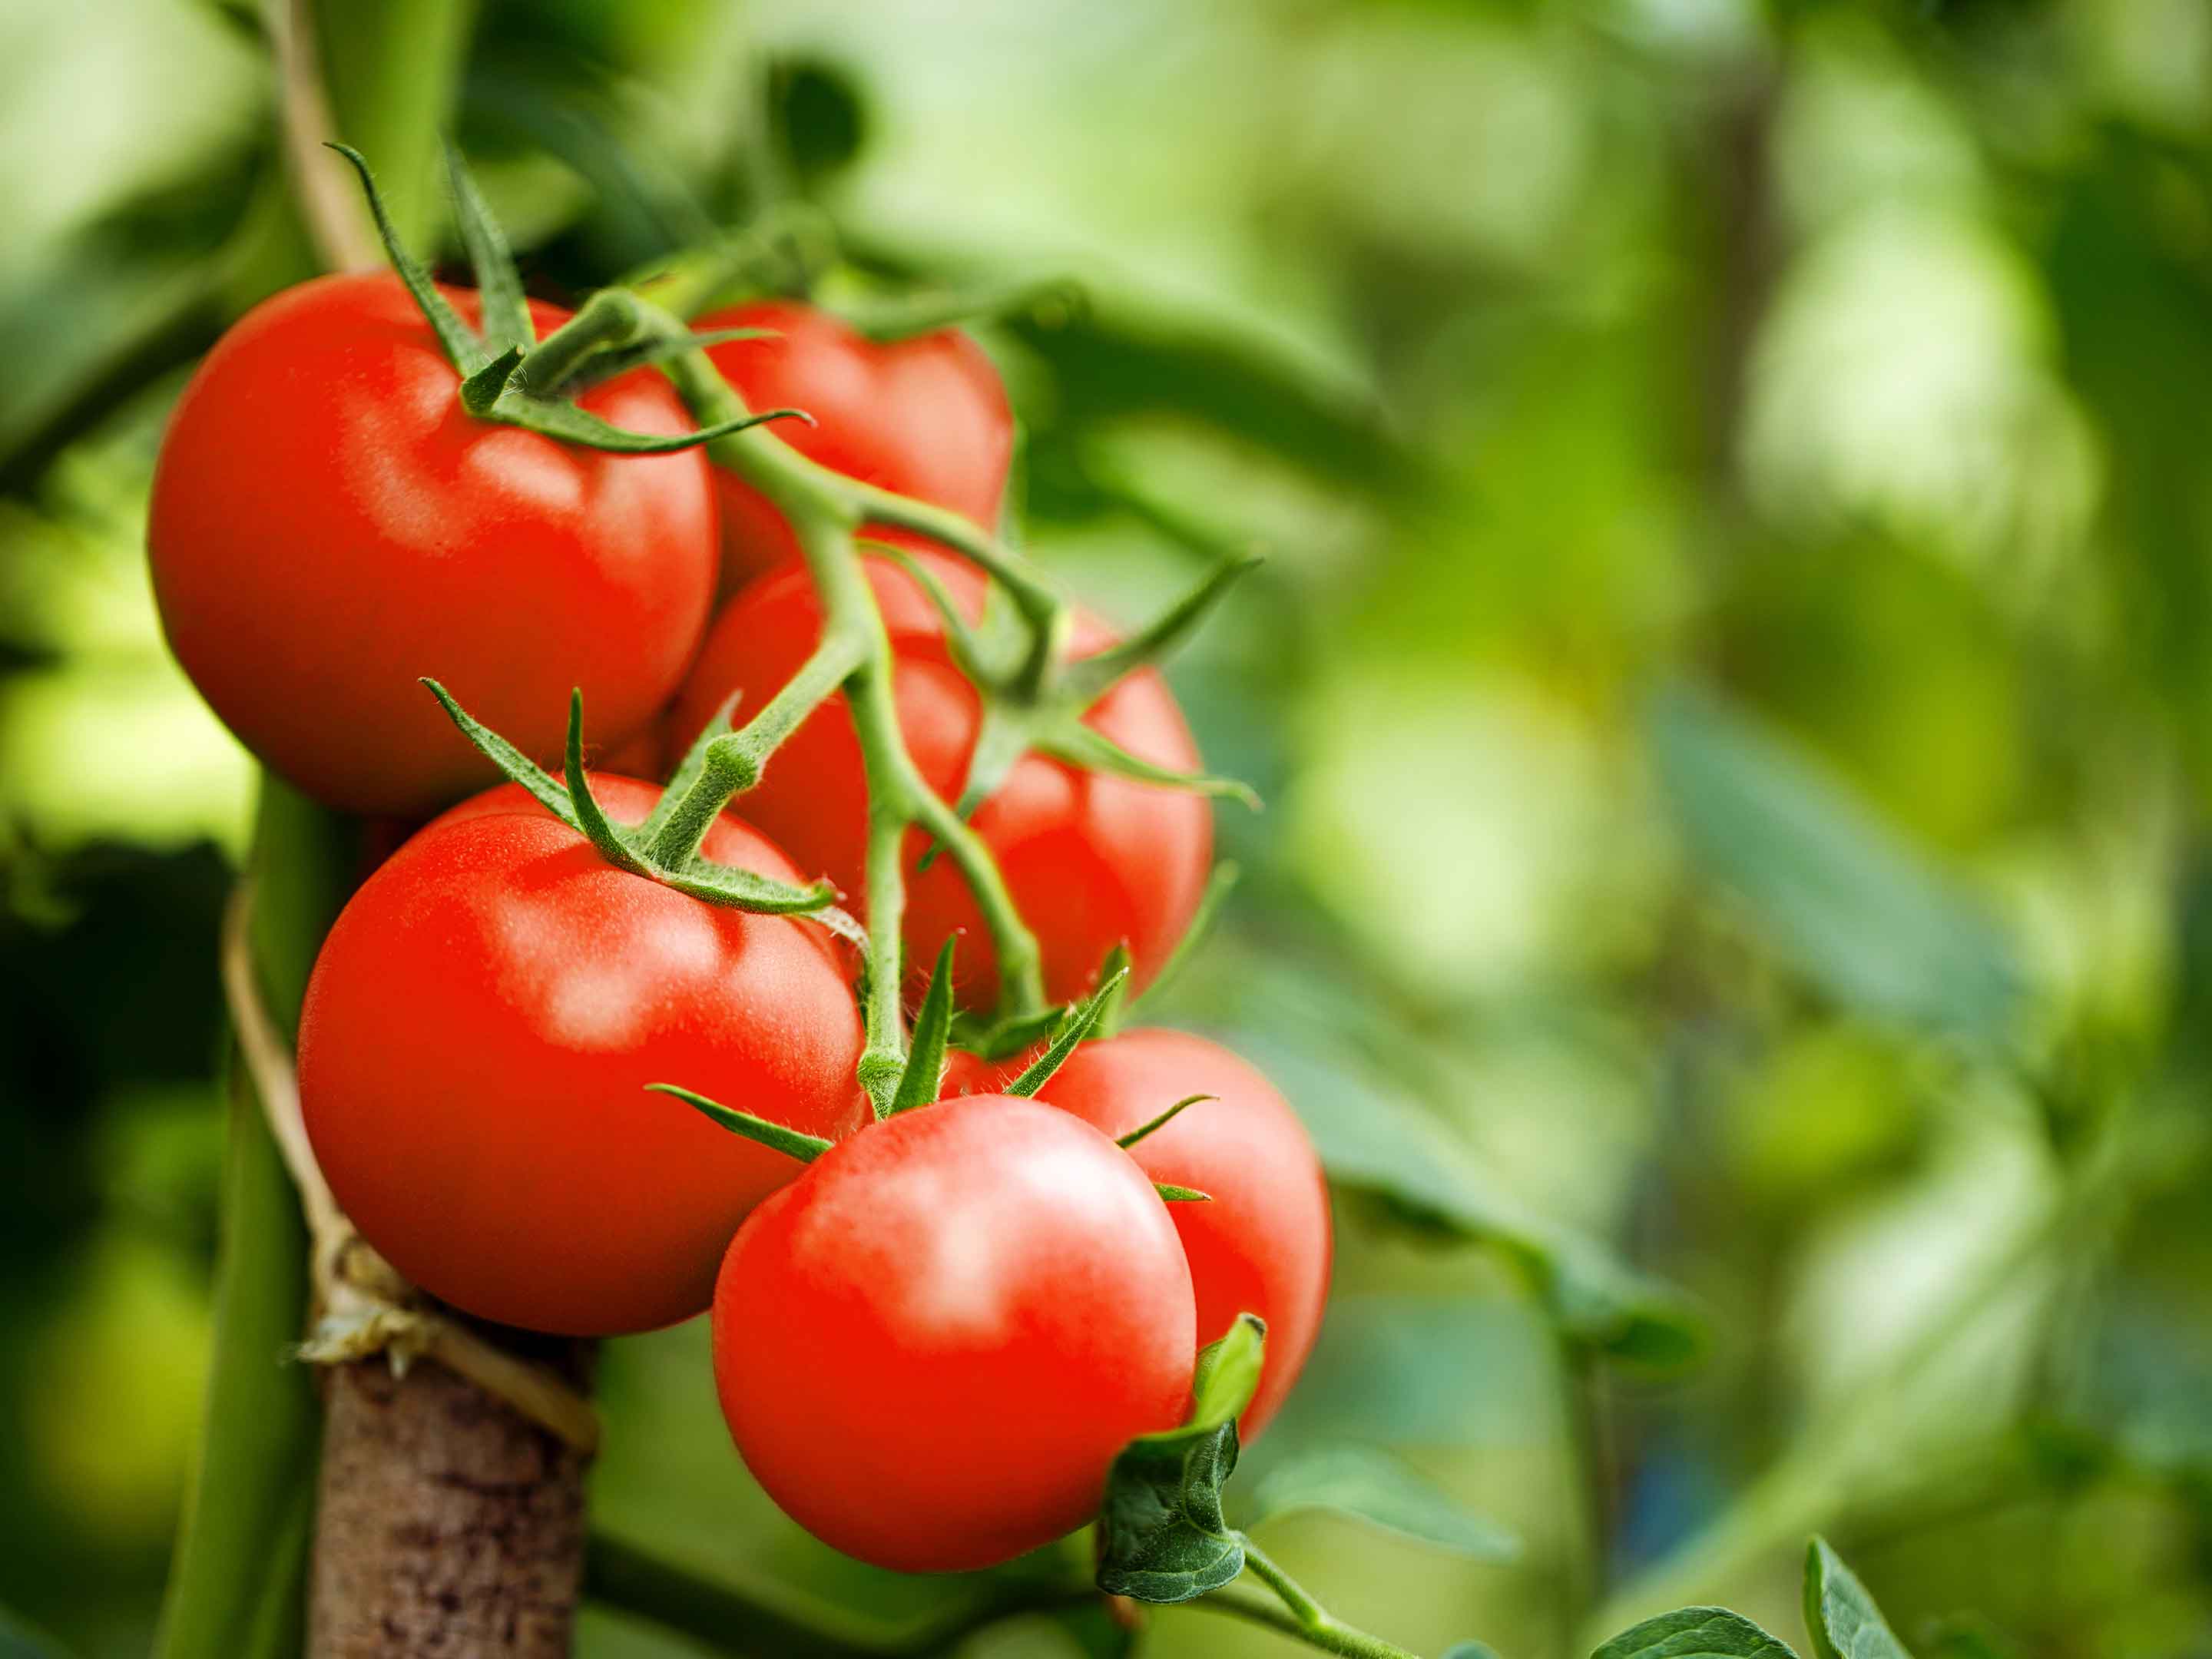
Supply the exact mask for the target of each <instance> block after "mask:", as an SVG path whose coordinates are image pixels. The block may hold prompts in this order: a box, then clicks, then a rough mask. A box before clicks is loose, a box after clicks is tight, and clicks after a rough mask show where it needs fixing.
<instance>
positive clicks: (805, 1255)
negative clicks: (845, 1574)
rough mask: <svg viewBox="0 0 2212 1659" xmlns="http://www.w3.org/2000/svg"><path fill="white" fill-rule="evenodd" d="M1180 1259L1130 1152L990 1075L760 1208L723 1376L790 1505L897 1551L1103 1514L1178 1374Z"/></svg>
mask: <svg viewBox="0 0 2212 1659" xmlns="http://www.w3.org/2000/svg"><path fill="white" fill-rule="evenodd" d="M1196 1340H1197V1323H1196V1315H1195V1311H1194V1305H1193V1302H1192V1296H1191V1285H1190V1271H1189V1269H1188V1267H1186V1266H1185V1265H1184V1261H1183V1253H1182V1245H1181V1243H1179V1242H1178V1240H1177V1238H1176V1230H1175V1226H1174V1224H1173V1223H1172V1222H1171V1221H1170V1219H1169V1217H1168V1212H1167V1208H1166V1206H1164V1205H1163V1204H1162V1203H1161V1201H1160V1199H1159V1197H1158V1195H1157V1194H1155V1193H1154V1192H1153V1190H1152V1186H1151V1184H1150V1183H1149V1182H1147V1181H1146V1178H1145V1176H1144V1175H1143V1173H1142V1172H1141V1171H1140V1170H1139V1169H1138V1168H1137V1166H1136V1165H1135V1164H1133V1162H1132V1161H1131V1160H1130V1158H1129V1157H1128V1155H1127V1153H1125V1152H1122V1151H1121V1149H1120V1148H1118V1147H1117V1146H1115V1145H1114V1143H1113V1142H1112V1141H1111V1140H1109V1139H1107V1138H1106V1137H1105V1136H1104V1135H1103V1134H1100V1133H1098V1132H1097V1130H1095V1129H1093V1128H1091V1127H1088V1126H1087V1125H1085V1124H1083V1123H1081V1122H1079V1121H1077V1120H1076V1119H1075V1118H1074V1117H1073V1116H1072V1115H1069V1114H1067V1113H1065V1112H1056V1111H1053V1110H1051V1109H1048V1108H1046V1107H1043V1106H1042V1105H1040V1104H1038V1103H1035V1102H1032V1101H1028V1100H1023V1099H1018V1098H1014V1097H1003V1096H975V1097H970V1098H968V1099H963V1100H957V1101H948V1102H945V1103H939V1104H936V1105H933V1106H929V1107H927V1108H926V1109H921V1110H917V1111H911V1112H907V1113H902V1114H901V1115H898V1116H896V1117H892V1118H890V1119H887V1120H886V1121H884V1122H882V1123H879V1124H878V1125H876V1126H875V1127H872V1128H869V1129H866V1130H865V1131H863V1132H862V1133H860V1134H859V1135H856V1136H854V1137H853V1138H852V1139H849V1140H848V1141H845V1142H844V1143H842V1145H840V1146H836V1147H833V1148H832V1149H830V1150H829V1152H825V1153H823V1155H822V1157H821V1158H820V1159H819V1160H818V1161H817V1162H816V1163H815V1164H812V1165H811V1167H810V1168H809V1169H808V1170H806V1172H805V1174H804V1175H802V1176H799V1179H798V1180H796V1181H794V1182H792V1184H791V1185H790V1186H788V1187H787V1188H784V1189H783V1191H781V1193H779V1194H776V1195H775V1196H774V1197H772V1198H770V1199H769V1200H768V1201H767V1202H765V1203H764V1204H763V1205H762V1206H761V1207H760V1208H759V1209H757V1210H756V1211H755V1212H753V1214H752V1216H751V1217H750V1218H749V1219H748V1220H747V1222H746V1224H745V1225H744V1227H743V1228H741V1229H740V1230H739V1231H738V1236H737V1237H736V1239H735V1240H734V1241H733V1242H732V1243H731V1245H730V1249H729V1255H728V1257H727V1258H726V1260H725V1261H724V1262H723V1264H722V1272H721V1276H720V1279H719V1280H718V1282H717V1284H716V1285H715V1291H714V1380H715V1385H716V1388H717V1389H718V1390H719V1391H720V1395H721V1401H722V1410H723V1413H724V1414H725V1416H726V1418H727V1419H728V1421H729V1425H730V1431H731V1434H732V1437H733V1438H734V1439H735V1441H736V1442H737V1445H738V1450H739V1451H740V1452H741V1453H742V1454H743V1455H744V1459H745V1462H746V1465H747V1467H748V1468H750V1469H751V1470H752V1472H753V1474H754V1475H755V1477H756V1478H757V1479H758V1480H759V1481H760V1483H761V1484H762V1486H764V1487H766V1488H767V1489H768V1491H769V1494H770V1495H771V1496H772V1497H774V1498H775V1500H776V1502H777V1503H778V1504H781V1506H782V1507H783V1509H784V1510H785V1511H786V1512H787V1513H788V1514H790V1515H791V1516H793V1518H794V1519H796V1520H797V1521H799V1522H800V1523H801V1524H802V1525H804V1526H805V1528H807V1529H808V1530H809V1531H811V1532H812V1533H814V1534H816V1535H817V1537H820V1538H822V1539H823V1540H825V1541H828V1542H829V1543H831V1544H834V1545H836V1547H838V1548H839V1549H841V1550H843V1551H845V1552H846V1553H848V1554H850V1555H854V1556H858V1557H859V1558H860V1559H862V1560H866V1561H872V1562H874V1563H875V1564H877V1565H880V1566H887V1567H893V1568H896V1569H898V1570H900V1571H908V1572H924V1571H930V1572H935V1571H953V1570H956V1569H963V1568H973V1567H983V1566H989V1565H994V1563H997V1562H1000V1561H1005V1560H1009V1559H1012V1557H1014V1556H1016V1555H1018V1554H1021V1553H1024V1552H1025V1551H1028V1550H1030V1549H1034V1548H1036V1547H1039V1546H1041V1545H1043V1544H1047V1543H1049V1542H1051V1541H1053V1540H1054V1539H1055V1538H1058V1537H1060V1535H1061V1534H1065V1533H1066V1532H1068V1531H1070V1530H1072V1529H1073V1528H1076V1527H1079V1526H1080V1525H1082V1524H1083V1523H1084V1522H1085V1521H1087V1520H1089V1519H1090V1518H1091V1516H1092V1515H1093V1514H1095V1513H1096V1512H1097V1508H1098V1504H1099V1500H1100V1498H1101V1496H1102V1495H1103V1492H1104V1491H1105V1485H1106V1474H1107V1469H1108V1466H1109V1464H1110V1463H1111V1462H1113V1459H1114V1457H1115V1454H1116V1453H1118V1452H1119V1451H1120V1450H1121V1448H1122V1446H1123V1445H1124V1444H1126V1443H1127V1442H1128V1441H1129V1440H1130V1439H1131V1438H1132V1437H1134V1436H1137V1435H1139V1434H1145V1433H1148V1432H1151V1431H1156V1430H1161V1429H1165V1428H1168V1427H1170V1426H1171V1425H1173V1424H1175V1423H1176V1421H1177V1420H1178V1419H1179V1418H1180V1416H1181V1414H1182V1409H1183V1407H1184V1404H1185V1402H1186V1401H1187V1400H1188V1397H1189V1394H1190V1384H1191V1368H1192V1362H1193V1359H1194V1354H1195V1351H1196Z"/></svg>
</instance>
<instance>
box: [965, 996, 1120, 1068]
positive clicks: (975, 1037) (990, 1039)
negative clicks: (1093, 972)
mask: <svg viewBox="0 0 2212 1659" xmlns="http://www.w3.org/2000/svg"><path fill="white" fill-rule="evenodd" d="M1065 1015H1066V1010H1065V1009H1063V1008H1060V1007H1059V1006H1052V1007H1046V1008H1037V1009H1032V1010H1031V1011H1030V1012H1028V1013H1023V1014H1010V1015H1007V1016H1006V1017H1004V1018H987V1019H978V1018H976V1017H975V1015H973V1014H970V1013H969V1012H967V1011H966V1010H965V1009H961V1010H958V1011H956V1012H954V1014H953V1016H952V1042H953V1046H954V1047H956V1048H965V1049H967V1050H968V1051H969V1053H970V1054H981V1056H982V1057H983V1058H984V1059H985V1060H1004V1059H1006V1057H1007V1056H1008V1055H1010V1054H1020V1053H1021V1052H1023V1050H1024V1049H1027V1048H1035V1047H1036V1045H1037V1044H1038V1043H1040V1042H1044V1041H1045V1040H1046V1039H1048V1037H1050V1036H1052V1033H1053V1030H1054V1027H1056V1026H1057V1025H1058V1024H1060V1020H1061V1018H1063V1017H1064V1016H1065ZM1097 1032H1098V1028H1097V1026H1096V1025H1094V1026H1092V1027H1091V1033H1092V1035H1093V1036H1096V1035H1097Z"/></svg>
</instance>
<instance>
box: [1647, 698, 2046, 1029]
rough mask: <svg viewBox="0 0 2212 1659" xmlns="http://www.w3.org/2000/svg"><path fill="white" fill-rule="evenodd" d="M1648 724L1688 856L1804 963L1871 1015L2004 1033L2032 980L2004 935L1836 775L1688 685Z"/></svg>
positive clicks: (1657, 704) (1653, 711)
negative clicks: (2028, 980) (1830, 775)
mask: <svg viewBox="0 0 2212 1659" xmlns="http://www.w3.org/2000/svg"><path fill="white" fill-rule="evenodd" d="M1648 729H1649V735H1650V743H1651V745H1652V750H1653V753H1654V757H1655V758H1656V761H1657V763H1658V768H1659V774H1660V777H1661V779H1662V781H1663V782H1664V784H1665V786H1666V789H1667V793H1668V798H1669V799H1670V800H1671V801H1672V803H1673V805H1674V811H1675V813H1676V815H1677V817H1678V819H1679V820H1680V824H1681V827H1682V830H1683V833H1684V835H1685V836H1686V838H1687V840H1688V842H1689V845H1690V849H1691V851H1692V854H1694V855H1695V856H1696V858H1697V859H1698V860H1699V863H1700V864H1702V865H1703V866H1705V869H1706V870H1707V871H1708V872H1711V874H1712V875H1713V876H1714V877H1716V878H1717V879H1718V880H1720V881H1721V882H1722V883H1723V884H1726V885H1727V886H1728V887H1729V888H1730V889H1732V890H1734V891H1735V893H1736V894H1737V895H1738V896H1740V897H1741V898H1742V899H1743V900H1744V901H1745V902H1746V903H1747V904H1748V906H1749V907H1750V909H1751V912H1752V914H1753V916H1754V918H1755V919H1756V920H1757V921H1758V923H1759V927H1761V929H1762V930H1763V931H1764V932H1765V934H1766V935H1767V937H1768V938H1769V939H1770V940H1771V943H1773V944H1774V945H1776V946H1777V947H1778V949H1780V950H1781V951H1784V952H1785V953H1786V954H1787V955H1789V956H1790V957H1791V959H1792V960H1794V961H1795V962H1796V964H1797V965H1798V967H1800V968H1801V969H1803V970H1804V971H1805V972H1806V973H1808V974H1809V975H1812V976H1813V977H1814V978H1815V979H1817V980H1818V981H1820V983H1821V984H1822V985H1823V986H1825V987H1826V989H1827V990H1828V992H1829V993H1830V994H1832V995H1833V996H1834V997H1835V998H1836V999H1837V1000H1838V1001H1841V1002H1843V1003H1844V1004H1845V1005H1846V1006H1850V1007H1852V1008H1855V1009H1857V1010H1859V1011H1861V1012H1864V1013H1867V1014H1869V1015H1870V1016H1872V1017H1875V1018H1881V1019H1886V1020H1888V1021H1892V1022H1894V1023H1899V1024H1905V1025H1909V1026H1912V1027H1916V1028H1920V1029H1924V1030H1934V1031H1940V1032H1943V1033H1947V1034H1950V1035H1954V1036H1961V1037H1972V1038H1977V1039H1979V1040H1982V1041H1984V1042H1996V1041H1999V1040H2001V1039H2002V1038H2003V1037H2004V1036H2005V1035H2006V1034H2007V1032H2008V1030H2010V1028H2011V1026H2012V1024H2013V1021H2014V1018H2015V1014H2016V1012H2018V1008H2019V1005H2020V1001H2021V992H2022V988H2023V987H2022V976H2021V970H2020V969H2019V966H2018V965H2017V963H2015V959H2014V956H2013V952H2012V950H2011V947H2010V945H2009V944H2008V941H2007V939H2005V937H2004V935H2003V934H2002V933H2000V932H1998V930H1997V929H1996V927H1995V926H1994V925H1993V924H1992V923H1991V922H1990V920H1989V918H1988V917H1987V916H1985V915H1984V914H1983V913H1982V912H1981V910H1980V909H1979V908H1977V907H1976V906H1975V905H1973V904H1972V902H1969V901H1968V900H1967V899H1966V897H1965V896H1963V895H1961V894H1960V893H1959V892H1958V891H1957V890H1954V888H1953V887H1952V886H1951V885H1950V884H1948V882H1947V881H1946V880H1944V879H1943V878H1942V877H1941V876H1939V875H1938V874H1937V873H1936V872H1935V871H1934V870H1932V869H1930V868H1929V866H1927V865H1926V864H1925V863H1923V861H1922V860H1921V859H1920V858H1919V856H1918V855H1917V854H1916V853H1915V852H1914V851H1913V850H1912V849H1911V848H1909V847H1907V846H1906V845H1905V843H1904V842H1902V841H1901V840H1900V839H1899V837H1898V836H1895V835H1894V834H1893V832H1892V831H1891V830H1889V829H1887V827H1886V826H1884V825H1883V824H1882V823H1880V822H1879V821H1878V820H1876V819H1875V817H1873V816H1872V815H1871V814H1870V813H1869V812H1868V811H1867V810H1866V809H1865V808H1864V807H1863V806H1862V805H1859V804H1858V803H1857V801H1855V800H1853V799H1851V798H1850V796H1849V795H1848V794H1847V793H1845V792H1844V789H1843V788H1842V787H1840V786H1839V785H1838V784H1837V783H1835V782H1834V781H1832V780H1830V779H1828V778H1826V777H1825V776H1823V775H1821V774H1820V772H1819V771H1818V770H1817V769H1815V768H1814V767H1813V766H1812V765H1811V764H1810V763H1808V762H1807V761H1806V760H1804V759H1803V758H1802V757H1799V756H1797V755H1796V754H1794V753H1792V752H1791V751H1790V750H1789V749H1788V748H1786V747H1785V746H1784V744H1782V743H1781V742H1780V741H1779V740H1778V739H1777V738H1774V737H1772V736H1770V735H1769V734H1767V733H1765V732H1761V731H1760V730H1759V729H1758V727H1756V726H1754V725H1753V724H1752V723H1751V722H1750V721H1749V720H1747V719H1746V718H1745V717H1743V716H1742V715H1740V714H1735V713H1732V712H1731V711H1729V709H1727V708H1724V707H1723V706H1722V705H1721V704H1720V703H1719V702H1717V701H1716V700H1715V699H1714V698H1712V697H1711V696H1709V695H1707V694H1706V693H1705V692H1703V691H1700V690H1695V689H1693V688H1692V687H1690V686H1688V685H1686V684H1680V683H1677V684H1672V685H1669V686H1668V687H1667V688H1666V689H1665V690H1662V692H1661V693H1660V694H1659V695H1658V696H1656V698H1655V699H1654V700H1653V702H1652V704H1651V707H1650V718H1649V727H1648Z"/></svg>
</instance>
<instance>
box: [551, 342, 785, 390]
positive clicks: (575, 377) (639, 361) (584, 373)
mask: <svg viewBox="0 0 2212 1659" xmlns="http://www.w3.org/2000/svg"><path fill="white" fill-rule="evenodd" d="M782 333H783V331H782V330H781V329H775V328H709V329H702V330H697V331H694V332H692V333H690V334H678V335H677V336H675V337H673V338H671V339H666V340H641V341H640V342H639V343H637V344H635V345H627V346H608V347H605V349H601V350H599V351H595V352H592V354H591V355H590V356H587V357H586V358H585V359H584V360H583V361H582V362H580V363H578V364H577V365H576V367H575V368H572V369H570V370H569V371H568V373H567V374H563V375H562V377H561V379H560V380H559V381H558V382H557V383H556V389H557V390H559V391H561V392H567V393H570V394H574V393H575V392H582V391H585V390H587V389H588V388H590V387H592V386H599V385H600V384H601V383H603V382H605V381H607V380H614V379H616V378H617V377H618V376H621V375H623V374H629V372H630V371H631V370H632V369H638V368H651V367H652V366H653V364H655V363H665V362H667V361H668V360H669V359H670V358H671V357H680V356H683V355H684V353H685V352H687V351H704V350H705V349H707V348H708V346H718V345H728V344H729V343H731V342H732V341H734V340H773V339H780V338H781V337H782Z"/></svg>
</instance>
